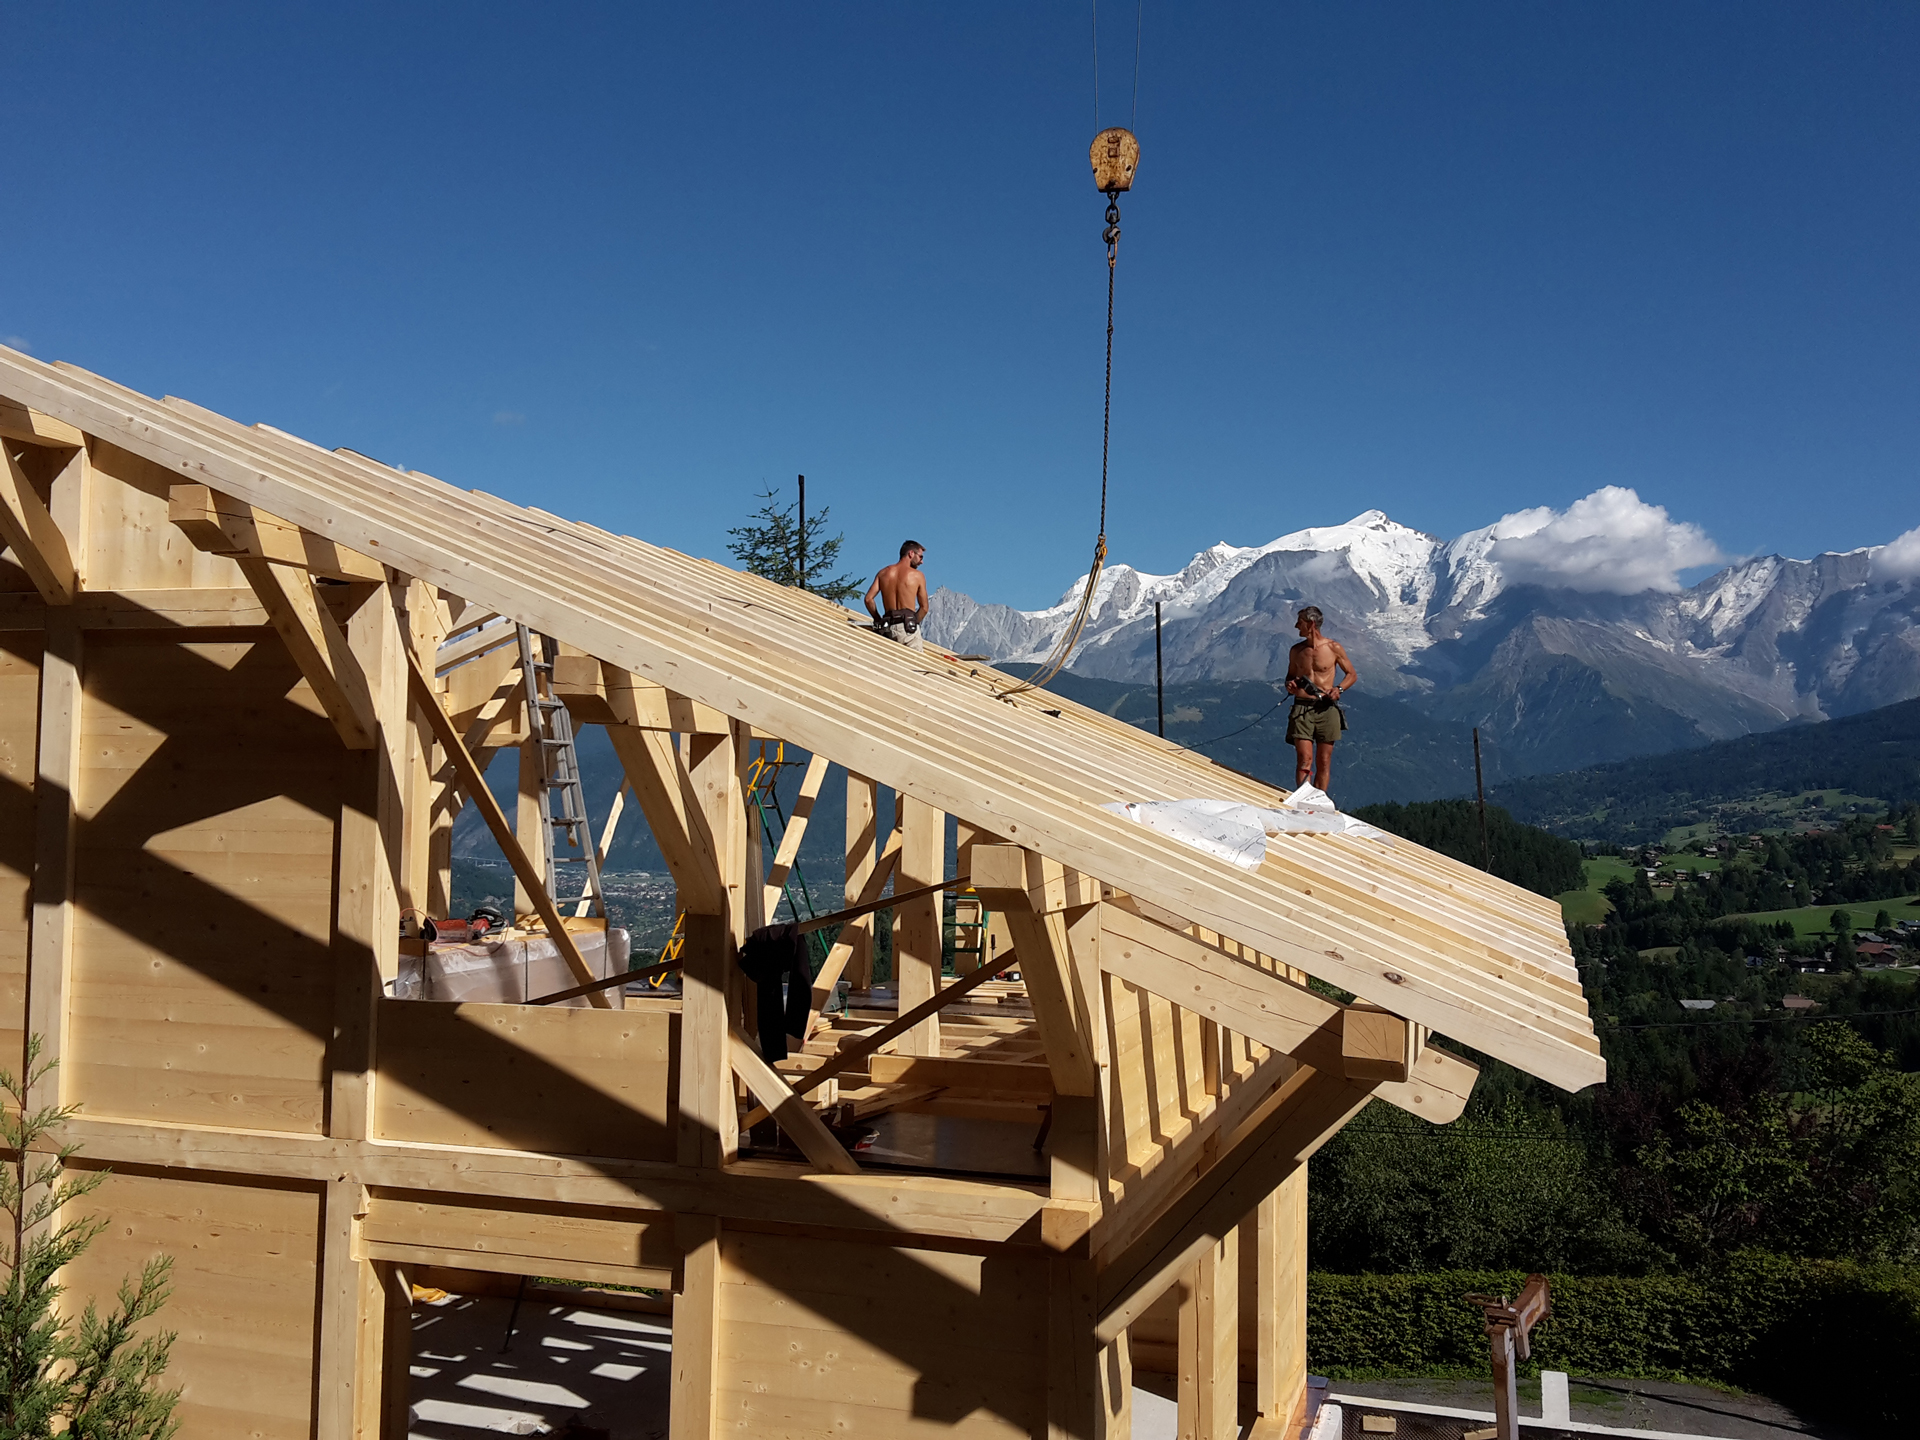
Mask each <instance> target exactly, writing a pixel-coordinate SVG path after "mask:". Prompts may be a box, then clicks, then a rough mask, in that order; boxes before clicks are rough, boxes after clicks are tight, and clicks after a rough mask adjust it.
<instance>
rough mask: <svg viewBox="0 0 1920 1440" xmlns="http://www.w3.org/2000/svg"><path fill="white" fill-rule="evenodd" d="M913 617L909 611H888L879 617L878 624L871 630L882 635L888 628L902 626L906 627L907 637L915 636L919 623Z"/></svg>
mask: <svg viewBox="0 0 1920 1440" xmlns="http://www.w3.org/2000/svg"><path fill="white" fill-rule="evenodd" d="M913 617H914V612H913V611H911V610H889V611H887V613H886V614H885V615H883V616H881V617H880V623H879V624H878V625H876V626H874V627H873V628H874V629H876V630H879V631H881V632H883V633H884V632H885V631H886V630H887V629H888V628H889V627H890V626H894V625H902V626H905V627H906V631H907V633H908V634H909V635H916V634H918V633H919V631H920V622H919V621H918V620H916V619H914V618H913Z"/></svg>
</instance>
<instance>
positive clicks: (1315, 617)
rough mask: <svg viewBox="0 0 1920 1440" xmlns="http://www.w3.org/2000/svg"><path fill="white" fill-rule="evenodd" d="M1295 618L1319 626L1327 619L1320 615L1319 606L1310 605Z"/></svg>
mask: <svg viewBox="0 0 1920 1440" xmlns="http://www.w3.org/2000/svg"><path fill="white" fill-rule="evenodd" d="M1294 618H1295V619H1297V620H1305V621H1307V622H1309V623H1310V624H1314V625H1318V624H1319V623H1320V622H1321V621H1322V620H1324V619H1326V618H1327V617H1326V616H1324V615H1322V614H1321V613H1320V607H1319V606H1318V605H1308V606H1306V607H1305V608H1304V609H1302V610H1301V611H1300V613H1299V614H1298V615H1297V616H1295V617H1294Z"/></svg>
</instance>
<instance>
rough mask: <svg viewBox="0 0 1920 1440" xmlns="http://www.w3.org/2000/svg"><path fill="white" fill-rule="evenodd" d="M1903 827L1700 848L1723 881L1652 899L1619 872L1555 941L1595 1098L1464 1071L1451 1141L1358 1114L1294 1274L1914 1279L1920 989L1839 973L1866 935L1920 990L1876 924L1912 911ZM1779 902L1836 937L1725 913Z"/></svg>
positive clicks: (1315, 1194) (1676, 888)
mask: <svg viewBox="0 0 1920 1440" xmlns="http://www.w3.org/2000/svg"><path fill="white" fill-rule="evenodd" d="M1406 808H1407V809H1408V810H1413V809H1415V808H1416V807H1406ZM1489 813H1490V815H1491V809H1490V811H1489ZM1375 823H1381V822H1378V821H1376V822H1375ZM1444 823H1446V824H1450V825H1451V826H1452V828H1453V829H1454V831H1455V832H1456V836H1457V831H1458V829H1459V820H1458V817H1457V816H1452V817H1448V818H1447V820H1446V821H1445V822H1444ZM1909 825H1912V826H1913V827H1914V828H1915V829H1920V808H1916V809H1903V810H1901V811H1890V812H1884V813H1877V814H1870V815H1862V816H1858V817H1855V818H1854V819H1852V820H1850V821H1849V822H1847V823H1846V824H1845V825H1843V826H1841V827H1838V828H1837V829H1835V830H1832V831H1828V832H1826V833H1824V834H1820V835H1769V836H1762V837H1761V838H1760V839H1759V840H1758V841H1749V842H1748V843H1747V844H1746V845H1745V846H1743V847H1720V848H1721V851H1722V853H1721V854H1719V855H1717V856H1716V857H1714V859H1715V860H1717V861H1718V862H1719V868H1717V869H1712V868H1705V867H1704V866H1703V867H1702V868H1699V869H1695V870H1690V871H1689V875H1688V878H1687V879H1686V880H1684V881H1676V882H1674V883H1673V884H1672V885H1671V887H1670V888H1669V887H1668V886H1666V885H1663V886H1661V887H1660V888H1659V889H1656V888H1655V887H1654V886H1653V885H1652V883H1651V882H1650V880H1649V877H1648V875H1647V873H1646V871H1645V869H1644V868H1642V866H1643V863H1651V862H1652V861H1654V860H1655V859H1656V858H1657V857H1656V856H1655V855H1653V854H1646V853H1634V854H1631V855H1629V856H1627V857H1625V858H1626V859H1628V860H1629V861H1631V862H1633V865H1634V868H1633V870H1632V871H1631V874H1630V876H1628V875H1623V876H1621V877H1620V878H1617V879H1615V880H1614V881H1612V882H1611V883H1609V884H1608V886H1607V887H1606V893H1607V897H1608V900H1609V902H1610V903H1611V906H1612V909H1611V912H1610V913H1609V914H1608V916H1607V917H1606V920H1605V922H1604V923H1600V924H1594V925H1579V926H1572V927H1569V930H1568V940H1569V944H1570V946H1571V949H1572V952H1573V957H1574V961H1575V963H1576V965H1577V966H1578V969H1579V973H1580V977H1581V983H1582V987H1583V989H1584V991H1585V994H1586V997H1587V1002H1588V1005H1589V1007H1590V1009H1591V1011H1592V1014H1593V1018H1594V1026H1595V1029H1596V1031H1597V1032H1598V1034H1599V1037H1600V1044H1601V1051H1602V1054H1603V1055H1604V1056H1605V1058H1606V1061H1607V1069H1608V1078H1607V1081H1606V1083H1605V1084H1603V1085H1598V1086H1593V1087H1590V1088H1588V1089H1587V1090H1584V1091H1581V1092H1580V1093H1578V1094H1574V1095H1569V1094H1566V1093H1565V1092H1562V1091H1559V1090H1556V1089H1554V1088H1553V1087H1552V1086H1549V1085H1547V1084H1545V1083H1543V1082H1541V1081H1539V1080H1536V1079H1534V1078H1532V1077H1530V1076H1527V1075H1525V1074H1523V1073H1521V1072H1520V1071H1517V1070H1515V1069H1513V1068H1511V1067H1509V1066H1506V1065H1503V1064H1501V1063H1499V1062H1498V1061H1495V1060H1492V1059H1491V1058H1489V1057H1486V1056H1482V1055H1478V1054H1474V1053H1472V1052H1470V1051H1469V1052H1466V1053H1468V1054H1469V1057H1470V1058H1472V1059H1474V1060H1475V1061H1476V1062H1477V1063H1479V1064H1480V1065H1481V1066H1482V1071H1483V1073H1482V1077H1481V1080H1480V1083H1479V1085H1478V1086H1477V1087H1476V1089H1475V1092H1474V1095H1473V1098H1472V1100H1471V1102H1470V1103H1469V1106H1468V1109H1467V1113H1466V1114H1465V1115H1464V1116H1463V1117H1462V1118H1461V1119H1460V1120H1458V1121H1456V1122H1454V1123H1453V1124H1451V1125H1447V1126H1430V1125H1426V1124H1424V1123H1422V1122H1420V1121H1418V1120H1416V1119H1414V1118H1412V1117H1410V1116H1407V1115H1405V1114H1404V1113H1402V1112H1400V1111H1397V1110H1394V1109H1392V1108H1391V1107H1389V1106H1386V1105H1384V1104H1379V1103H1376V1104H1373V1105H1370V1106H1368V1107H1367V1109H1366V1110H1365V1111H1364V1112H1363V1113H1362V1114H1361V1116H1360V1117H1359V1118H1358V1119H1357V1120H1355V1121H1354V1123H1353V1124H1351V1125H1349V1126H1348V1127H1347V1129H1346V1130H1344V1131H1343V1132H1341V1134H1340V1135H1338V1136H1336V1137H1335V1139H1334V1140H1333V1141H1332V1142H1330V1143H1329V1144H1328V1145H1327V1146H1326V1148H1325V1149H1323V1150H1322V1151H1321V1152H1320V1154H1319V1155H1318V1156H1316V1157H1315V1159H1314V1161H1313V1165H1312V1170H1311V1179H1310V1185H1311V1189H1312V1203H1311V1206H1310V1209H1309V1215H1310V1224H1311V1227H1312V1230H1311V1244H1312V1259H1313V1264H1314V1266H1315V1267H1316V1268H1318V1269H1325V1270H1335V1271H1348V1272H1358V1271H1394V1270H1435V1269H1457V1268H1479V1267H1486V1268H1514V1269H1521V1270H1532V1269H1550V1270H1555V1271H1559V1272H1570V1273H1584V1274H1591V1275H1634V1274H1649V1273H1658V1272H1675V1271H1677V1272H1692V1271H1696V1270H1699V1269H1701V1268H1702V1267H1706V1266H1710V1265H1713V1264H1715V1263H1717V1262H1718V1261H1719V1260H1721V1259H1724V1258H1725V1257H1726V1256H1727V1255H1729V1254H1731V1253H1734V1252H1736V1251H1741V1250H1764V1251H1768V1252H1772V1253H1775V1254H1780V1255H1786V1256H1791V1257H1799V1258H1834V1259H1849V1260H1858V1261H1866V1262H1895V1263H1899V1264H1913V1263H1915V1262H1920V1013H1917V1012H1920V1000H1917V999H1916V996H1917V995H1920V986H1916V984H1915V973H1916V972H1915V971H1914V970H1912V969H1905V970H1902V969H1886V968H1872V967H1869V966H1868V965H1867V963H1866V962H1865V961H1863V960H1862V959H1861V957H1860V956H1859V955H1858V953H1857V952H1856V950H1855V948H1854V941H1855V939H1856V937H1857V938H1860V939H1865V938H1866V935H1867V934H1869V933H1873V934H1879V933H1881V932H1880V931H1877V930H1876V931H1869V924H1873V925H1883V926H1884V929H1885V933H1886V935H1887V936H1888V937H1890V938H1891V939H1892V940H1893V941H1894V943H1895V944H1896V947H1897V948H1896V949H1895V951H1894V952H1893V953H1892V955H1891V956H1890V957H1889V958H1891V959H1894V960H1901V959H1904V960H1905V961H1906V962H1907V963H1908V964H1909V965H1914V964H1920V935H1914V934H1911V933H1909V934H1907V935H1904V936H1903V935H1901V934H1900V933H1899V932H1897V931H1896V929H1895V928H1894V926H1893V925H1891V924H1890V923H1887V914H1886V908H1885V907H1886V906H1887V905H1890V904H1898V900H1897V898H1896V897H1900V896H1906V895H1913V894H1915V893H1916V892H1920V861H1915V860H1902V859H1901V858H1899V856H1900V854H1901V853H1904V851H1902V850H1900V848H1899V847H1900V845H1901V844H1902V843H1903V842H1905V841H1906V839H1907V833H1906V831H1907V828H1908V826H1909ZM1409 828H1412V827H1411V826H1409ZM1515 828H1516V829H1517V830H1520V831H1525V830H1526V829H1527V828H1528V827H1524V826H1517V825H1516V826H1515ZM1533 833H1534V834H1535V835H1538V836H1540V842H1539V843H1540V844H1541V846H1542V848H1543V850H1544V849H1545V846H1544V842H1549V841H1550V842H1552V843H1553V844H1557V845H1566V844H1567V842H1565V841H1560V840H1556V839H1555V837H1551V836H1545V835H1543V834H1541V832H1539V831H1534V832H1533ZM1473 838H1474V839H1475V840H1477V834H1476V835H1475V836H1474V837H1473ZM1456 843H1457V839H1456ZM1545 853H1551V852H1550V851H1546V852H1545ZM1495 869H1496V873H1498V871H1499V869H1500V866H1499V865H1498V864H1496V867H1495ZM1508 878H1513V879H1515V880H1516V882H1518V874H1517V872H1516V873H1512V874H1509V876H1508ZM1663 891H1664V892H1666V893H1662V892H1663ZM1776 902H1784V903H1785V904H1789V905H1790V904H1796V903H1797V904H1802V905H1804V904H1808V903H1812V904H1815V905H1819V906H1821V907H1823V908H1824V907H1825V906H1827V905H1833V906H1834V907H1835V912H1834V915H1833V917H1832V924H1833V925H1834V929H1833V931H1832V932H1831V933H1829V934H1826V935H1819V936H1803V935H1800V934H1797V933H1796V931H1795V928H1794V927H1793V926H1792V925H1791V924H1787V923H1784V922H1763V921H1755V920H1752V919H1750V918H1748V915H1747V914H1746V913H1743V912H1748V911H1752V910H1759V909H1777V908H1781V907H1780V906H1779V905H1777V904H1776ZM1789 996H1792V997H1794V998H1795V999H1796V1000H1797V1001H1798V1002H1799V1008H1794V1007H1789V1006H1787V1004H1786V1001H1787V999H1788V997H1789ZM1689 1001H1690V1002H1692V1006H1691V1007H1690V1006H1689V1005H1688V1004H1686V1003H1683V1002H1689ZM1709 1004H1710V1007H1711V1008H1706V1009H1703V1008H1697V1007H1702V1006H1706V1005H1709ZM1440 1043H1443V1044H1444V1043H1446V1042H1445V1041H1444V1040H1441V1042H1440Z"/></svg>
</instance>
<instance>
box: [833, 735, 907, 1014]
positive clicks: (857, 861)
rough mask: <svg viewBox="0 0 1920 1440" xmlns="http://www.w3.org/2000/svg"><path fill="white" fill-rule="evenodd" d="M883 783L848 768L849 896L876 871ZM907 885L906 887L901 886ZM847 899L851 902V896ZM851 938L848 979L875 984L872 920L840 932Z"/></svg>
mask: <svg viewBox="0 0 1920 1440" xmlns="http://www.w3.org/2000/svg"><path fill="white" fill-rule="evenodd" d="M879 811H880V787H879V786H878V785H877V784H875V783H874V782H873V781H871V780H868V779H866V778H864V777H863V776H859V775H855V774H854V773H853V772H852V771H848V772H847V871H846V875H847V889H846V893H847V895H848V896H849V897H852V896H856V895H858V894H859V893H860V892H861V890H862V889H863V888H865V886H866V883H867V876H869V875H871V874H872V873H873V857H874V848H875V847H874V842H875V840H876V838H877V836H878V834H879V831H878V817H879ZM902 888H904V887H902ZM848 903H851V899H849V901H848ZM841 940H842V942H843V943H844V942H847V941H851V942H852V947H853V954H852V956H851V957H850V958H849V959H848V961H847V969H846V975H847V980H848V982H849V983H850V984H851V985H852V986H853V988H854V989H856V990H864V989H866V988H867V987H868V986H869V985H871V984H873V922H872V921H871V920H867V921H865V922H864V923H862V922H859V921H856V922H855V923H854V924H852V925H849V926H848V927H847V928H846V931H845V933H844V934H842V936H841Z"/></svg>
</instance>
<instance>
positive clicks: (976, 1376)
mask: <svg viewBox="0 0 1920 1440" xmlns="http://www.w3.org/2000/svg"><path fill="white" fill-rule="evenodd" d="M1046 1278H1047V1267H1046V1261H1045V1258H1044V1256H1043V1255H1042V1254H1041V1253H1040V1252H1038V1251H1031V1250H1015V1249H1011V1248H1008V1249H1003V1250H1001V1251H999V1252H998V1253H997V1254H994V1255H990V1256H981V1255H967V1254H954V1253H950V1252H943V1251H933V1250H909V1249H895V1248H892V1247H887V1246H880V1245H858V1244H847V1243H844V1242H840V1241H834V1240H822V1239H814V1238H809V1237H799V1236H776V1235H765V1234H751V1233H745V1232H741V1231H736V1230H727V1231H725V1232H724V1233H723V1235H722V1239H721V1274H720V1353H719V1355H718V1356H717V1357H716V1365H715V1378H716V1387H715V1388H716V1391H717V1404H716V1407H715V1409H716V1416H717V1422H718V1423H717V1425H716V1427H715V1429H716V1433H726V1434H739V1435H779V1436H783V1437H788V1440H840V1437H843V1436H848V1435H888V1436H900V1437H903V1440H907V1437H914V1436H927V1437H933V1436H938V1437H940V1440H985V1437H996V1440H998V1437H1009V1440H1010V1437H1015V1436H1019V1437H1028V1436H1033V1435H1044V1434H1046V1433H1047V1423H1046V1413H1045V1405H1046V1352H1047V1334H1046V1317H1047V1283H1046ZM869 1336H884V1337H886V1343H885V1345H884V1346H882V1345H879V1344H875V1343H874V1341H873V1340H871V1339H868V1338H867V1337H869Z"/></svg>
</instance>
